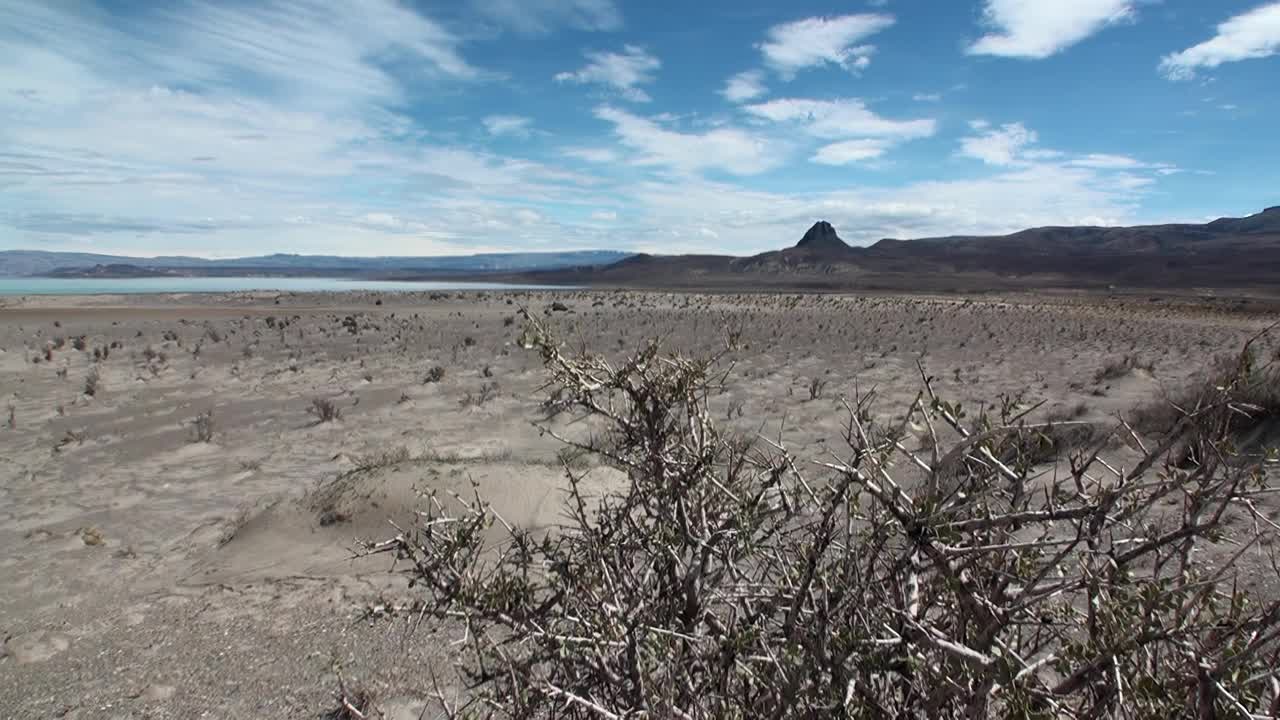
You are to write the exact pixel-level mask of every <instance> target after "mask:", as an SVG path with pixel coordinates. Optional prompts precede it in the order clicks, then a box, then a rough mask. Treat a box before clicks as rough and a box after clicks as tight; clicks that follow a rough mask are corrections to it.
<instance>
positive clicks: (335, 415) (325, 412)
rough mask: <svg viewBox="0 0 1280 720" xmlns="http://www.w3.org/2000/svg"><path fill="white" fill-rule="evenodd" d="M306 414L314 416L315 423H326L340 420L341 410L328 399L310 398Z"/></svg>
mask: <svg viewBox="0 0 1280 720" xmlns="http://www.w3.org/2000/svg"><path fill="white" fill-rule="evenodd" d="M307 412H308V413H310V414H311V415H315V416H316V422H317V423H327V422H333V421H334V420H341V419H342V409H341V408H339V407H338V404H337V403H335V402H334V401H332V400H330V399H329V398H320V397H318V398H312V399H311V405H310V406H309V407H308V408H307Z"/></svg>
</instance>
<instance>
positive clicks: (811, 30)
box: [759, 13, 894, 79]
mask: <svg viewBox="0 0 1280 720" xmlns="http://www.w3.org/2000/svg"><path fill="white" fill-rule="evenodd" d="M893 23H894V18H893V16H892V15H883V14H878V13H863V14H857V15H841V16H837V17H812V18H806V19H804V20H797V21H795V22H790V23H785V24H782V25H775V26H773V27H771V28H769V32H768V39H767V40H766V41H765V42H763V43H761V44H760V46H759V47H760V51H761V53H763V54H764V61H765V64H767V65H768V66H769V67H770V68H772V69H774V70H775V71H777V73H778V74H779V75H781V76H782V77H783V78H786V79H790V78H791V77H794V76H795V74H796V72H798V71H800V70H804V69H806V68H813V67H821V66H823V65H838V66H840V67H842V68H844V69H846V70H849V71H858V70H862V69H864V68H866V67H867V65H869V64H870V63H871V55H872V54H873V53H874V52H875V47H874V46H872V45H859V44H858V43H859V41H861V40H863V39H864V38H867V37H870V36H871V35H874V34H876V33H878V32H880V31H882V30H884V29H886V28H888V27H890V26H891V25H893Z"/></svg>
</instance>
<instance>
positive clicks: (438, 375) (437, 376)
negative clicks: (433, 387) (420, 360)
mask: <svg viewBox="0 0 1280 720" xmlns="http://www.w3.org/2000/svg"><path fill="white" fill-rule="evenodd" d="M444 376H445V369H444V367H442V366H440V365H436V366H435V367H433V368H431V369H430V370H428V371H427V376H426V377H425V378H423V380H422V384H424V385H427V384H430V383H438V382H440V381H441V380H444Z"/></svg>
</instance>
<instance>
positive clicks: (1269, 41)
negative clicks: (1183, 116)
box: [1160, 2, 1280, 80]
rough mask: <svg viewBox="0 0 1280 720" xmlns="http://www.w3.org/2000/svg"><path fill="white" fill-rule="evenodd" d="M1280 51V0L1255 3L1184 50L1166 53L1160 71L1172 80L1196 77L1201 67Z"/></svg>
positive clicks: (1270, 54) (1266, 55)
mask: <svg viewBox="0 0 1280 720" xmlns="http://www.w3.org/2000/svg"><path fill="white" fill-rule="evenodd" d="M1277 53H1280V2H1272V3H1268V4H1266V5H1262V6H1260V7H1256V8H1254V9H1253V10H1250V11H1248V12H1246V13H1243V14H1240V15H1236V16H1235V17H1233V18H1231V19H1229V20H1227V21H1226V22H1223V23H1221V24H1220V25H1218V34H1217V35H1214V36H1213V37H1212V38H1210V39H1208V40H1206V41H1204V42H1202V43H1200V44H1199V45H1193V46H1192V47H1189V48H1187V49H1186V50H1183V51H1182V52H1177V53H1173V54H1172V55H1166V56H1165V57H1164V59H1163V60H1161V61H1160V71H1161V72H1162V73H1164V75H1165V76H1166V77H1168V78H1170V79H1172V80H1187V79H1190V78H1192V77H1195V74H1196V71H1197V70H1200V69H1202V68H1209V69H1212V68H1216V67H1218V66H1219V65H1222V64H1223V63H1229V62H1238V61H1240V60H1251V59H1255V58H1264V57H1270V56H1272V55H1275V54H1277Z"/></svg>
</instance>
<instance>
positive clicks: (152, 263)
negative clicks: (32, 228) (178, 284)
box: [0, 250, 629, 277]
mask: <svg viewBox="0 0 1280 720" xmlns="http://www.w3.org/2000/svg"><path fill="white" fill-rule="evenodd" d="M628 255H629V253H624V252H615V251H612V250H583V251H569V252H545V253H497V254H485V255H466V256H440V257H430V256H428V257H341V256H335V255H284V254H276V255H264V256H259V257H244V258H230V259H221V260H208V259H205V258H195V257H181V256H177V257H152V258H143V257H125V256H119V255H97V254H92V253H64V252H47V251H42V250H3V251H0V276H6V275H8V276H14V275H47V274H51V273H57V275H58V276H59V277H76V276H83V275H82V274H81V273H78V271H83V273H89V272H94V271H93V270H92V269H93V268H95V267H97V266H103V267H112V266H132V267H135V268H141V269H144V270H156V271H161V272H164V273H167V274H179V275H221V276H226V275H237V274H240V275H246V274H247V275H295V276H297V275H321V276H330V275H335V276H343V277H345V276H361V277H365V276H378V277H400V276H404V275H418V274H424V273H437V274H440V275H447V274H450V273H474V274H478V273H491V272H522V271H530V270H550V269H557V268H568V267H576V266H593V265H607V264H609V263H613V262H617V261H618V260H621V259H623V258H625V257H627V256H628ZM116 270H117V271H120V272H124V271H125V270H126V268H123V267H117V268H116ZM96 272H99V273H100V272H102V271H101V270H99V271H96ZM99 276H100V275H99ZM119 276H120V275H116V277H119Z"/></svg>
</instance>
